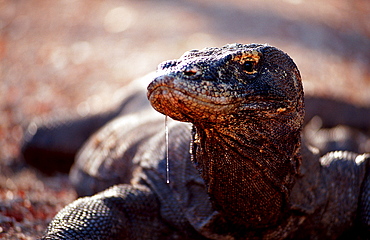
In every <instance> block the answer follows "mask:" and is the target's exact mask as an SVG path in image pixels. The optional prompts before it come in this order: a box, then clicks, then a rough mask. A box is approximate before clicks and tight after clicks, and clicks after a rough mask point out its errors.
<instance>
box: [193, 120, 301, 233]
mask: <svg viewBox="0 0 370 240" xmlns="http://www.w3.org/2000/svg"><path fill="white" fill-rule="evenodd" d="M264 128H265V129H264ZM268 129H271V128H269V126H264V127H260V128H259V127H258V126H257V127H256V126H255V125H253V126H248V125H246V126H243V127H242V128H238V127H235V126H232V127H222V128H220V127H218V128H202V127H201V126H195V132H194V136H193V137H194V141H193V148H192V151H193V153H194V154H195V156H193V160H194V163H195V165H196V167H197V168H198V170H199V172H200V174H201V176H202V177H203V179H204V180H205V182H206V185H207V190H208V194H209V195H210V198H211V201H212V204H213V206H214V208H215V209H216V210H218V211H220V212H221V213H223V214H224V215H225V216H227V217H226V218H227V219H229V220H230V221H232V222H234V223H235V224H238V225H239V224H242V225H244V226H247V227H256V228H260V227H266V226H271V224H277V223H278V221H279V220H280V219H281V218H282V216H283V215H284V214H285V213H286V212H287V209H289V200H288V199H289V195H290V191H291V188H292V186H293V184H294V180H295V177H296V174H297V168H298V166H299V159H300V157H299V153H298V152H299V148H300V133H299V131H295V132H290V133H287V134H285V135H281V134H276V135H278V136H280V137H277V138H276V136H274V137H272V135H274V134H272V133H271V130H269V131H267V130H268Z"/></svg>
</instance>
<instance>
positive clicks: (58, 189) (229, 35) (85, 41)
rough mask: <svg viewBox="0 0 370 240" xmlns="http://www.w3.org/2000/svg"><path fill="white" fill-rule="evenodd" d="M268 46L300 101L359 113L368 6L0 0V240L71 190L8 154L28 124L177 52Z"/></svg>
mask: <svg viewBox="0 0 370 240" xmlns="http://www.w3.org/2000/svg"><path fill="white" fill-rule="evenodd" d="M234 42H239V43H252V42H255V43H268V44H270V45H273V46H276V47H278V48H281V49H282V50H284V51H285V52H287V53H288V54H289V55H290V56H291V57H292V58H293V59H294V60H295V62H296V63H297V65H298V67H299V69H300V71H301V74H302V78H303V80H304V88H305V92H306V94H309V95H315V96H323V97H331V98H334V99H340V100H343V101H346V102H349V103H352V104H356V105H359V106H366V107H369V106H370V1H368V0H315V1H308V0H282V1H274V0H265V1H259V0H248V1H242V0H229V1H223V0H212V1H211V0H140V1H129V0H108V1H107V0H105V1H103V0H89V1H87V0H59V1H42V0H0V170H1V175H0V238H2V237H4V238H7V239H34V238H35V237H37V236H39V235H40V234H42V231H43V230H44V228H45V226H46V224H47V222H48V221H50V219H51V217H53V215H54V214H55V213H56V211H58V210H59V209H60V208H61V207H62V206H64V205H65V204H67V203H69V202H71V201H72V200H73V199H74V198H75V197H76V195H75V193H74V191H73V189H72V188H71V186H70V185H69V182H68V179H67V177H66V176H65V175H63V174H59V175H56V176H45V175H42V174H41V173H39V172H38V171H37V170H35V169H32V168H30V167H29V166H27V165H26V164H24V163H23V162H22V159H21V158H19V144H20V142H21V139H22V137H23V127H24V126H26V125H27V123H29V122H30V121H32V119H34V118H37V117H50V118H55V117H58V116H63V115H64V116H65V115H68V114H76V113H77V114H87V113H91V112H94V111H99V109H102V108H105V107H106V106H108V105H109V103H110V100H111V96H112V93H113V92H115V90H117V89H118V88H121V87H124V86H125V85H127V84H128V83H129V82H130V81H131V80H133V79H135V78H137V77H140V76H143V75H145V74H146V73H149V72H151V71H153V70H155V69H156V66H157V65H158V64H159V63H160V62H162V61H164V60H168V59H173V58H178V57H179V56H181V55H182V53H183V52H185V51H187V50H190V49H196V48H198V49H199V48H204V47H220V46H222V45H224V44H226V43H234Z"/></svg>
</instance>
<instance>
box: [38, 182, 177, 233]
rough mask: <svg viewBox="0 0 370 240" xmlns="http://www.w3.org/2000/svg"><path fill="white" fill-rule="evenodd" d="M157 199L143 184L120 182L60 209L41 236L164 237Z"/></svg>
mask: <svg viewBox="0 0 370 240" xmlns="http://www.w3.org/2000/svg"><path fill="white" fill-rule="evenodd" d="M159 211H160V207H159V201H158V199H157V197H156V196H155V194H154V193H153V192H152V191H151V190H150V189H149V188H148V187H146V186H144V185H127V184H121V185H116V186H114V187H111V188H109V189H107V190H105V191H103V192H101V193H98V194H96V195H94V196H91V197H84V198H80V199H77V200H76V201H74V202H73V203H71V204H69V205H68V206H66V207H65V208H64V209H62V210H61V211H60V212H59V213H58V214H57V215H56V216H55V217H54V219H53V220H52V222H51V223H50V224H49V226H48V228H47V230H46V234H45V235H44V237H43V238H42V239H166V238H168V237H169V236H166V234H169V233H170V229H169V228H168V227H167V225H166V224H165V223H164V222H163V221H162V220H161V218H160V214H159Z"/></svg>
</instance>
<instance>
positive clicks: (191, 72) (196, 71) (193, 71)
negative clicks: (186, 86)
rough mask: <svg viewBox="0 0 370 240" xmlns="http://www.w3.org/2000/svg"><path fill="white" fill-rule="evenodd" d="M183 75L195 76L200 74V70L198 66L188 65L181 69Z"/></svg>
mask: <svg viewBox="0 0 370 240" xmlns="http://www.w3.org/2000/svg"><path fill="white" fill-rule="evenodd" d="M183 73H184V75H185V76H188V77H191V76H197V75H200V74H201V70H200V69H199V68H198V67H195V66H193V67H188V68H186V69H184V71H183Z"/></svg>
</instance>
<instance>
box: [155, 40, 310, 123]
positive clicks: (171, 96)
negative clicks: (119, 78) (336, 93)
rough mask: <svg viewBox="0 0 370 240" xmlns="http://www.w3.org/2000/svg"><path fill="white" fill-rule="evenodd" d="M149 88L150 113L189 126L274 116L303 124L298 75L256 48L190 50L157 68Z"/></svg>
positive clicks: (271, 52) (283, 59)
mask: <svg viewBox="0 0 370 240" xmlns="http://www.w3.org/2000/svg"><path fill="white" fill-rule="evenodd" d="M157 74H158V75H157V77H156V78H155V79H154V81H153V82H152V83H151V84H150V85H149V86H148V98H149V100H150V102H151V104H152V106H153V108H154V109H156V110H157V111H159V112H161V113H163V114H165V115H168V116H170V117H171V118H173V119H176V120H179V121H185V122H192V123H194V124H202V125H207V124H209V125H213V124H215V123H216V124H222V123H226V124H233V123H234V122H236V121H237V122H239V123H240V122H243V121H251V120H253V119H261V118H264V119H270V118H276V117H283V118H287V117H289V118H291V120H292V121H293V122H295V123H296V124H297V127H298V128H299V126H300V124H301V123H302V120H303V114H304V113H303V90H302V84H301V78H300V74H299V71H298V69H297V67H296V65H295V64H294V62H293V61H292V59H291V58H290V57H289V56H288V55H287V54H285V53H284V52H282V51H281V50H279V49H277V48H274V47H271V46H268V45H260V44H250V45H243V44H229V45H225V46H223V47H221V48H205V49H202V50H191V51H188V52H186V53H185V54H183V56H181V57H180V58H179V59H177V60H171V61H166V62H163V63H161V64H160V65H159V66H158V69H157Z"/></svg>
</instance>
